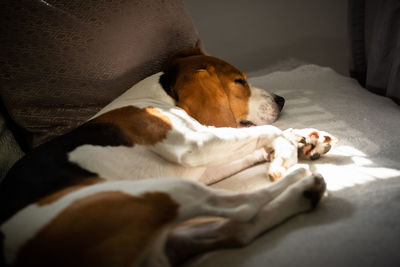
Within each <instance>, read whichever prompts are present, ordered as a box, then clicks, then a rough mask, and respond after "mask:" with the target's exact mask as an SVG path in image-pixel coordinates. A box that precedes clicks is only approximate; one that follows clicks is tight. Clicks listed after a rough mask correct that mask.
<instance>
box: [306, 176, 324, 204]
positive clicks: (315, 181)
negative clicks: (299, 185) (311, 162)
mask: <svg viewBox="0 0 400 267" xmlns="http://www.w3.org/2000/svg"><path fill="white" fill-rule="evenodd" d="M325 190H326V183H325V180H324V178H323V177H322V176H321V175H319V174H314V175H313V176H312V182H311V183H310V185H309V187H308V188H307V189H306V190H305V191H304V192H303V196H304V197H305V198H307V199H309V200H310V202H311V208H312V209H314V208H315V207H316V206H317V204H318V203H319V201H320V200H321V198H322V197H323V195H324V193H325Z"/></svg>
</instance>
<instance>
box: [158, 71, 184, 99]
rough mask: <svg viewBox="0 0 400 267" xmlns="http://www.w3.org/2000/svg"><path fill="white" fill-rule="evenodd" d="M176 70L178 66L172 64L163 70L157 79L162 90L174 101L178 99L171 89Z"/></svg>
mask: <svg viewBox="0 0 400 267" xmlns="http://www.w3.org/2000/svg"><path fill="white" fill-rule="evenodd" d="M178 72H179V66H178V64H174V65H172V66H170V67H169V68H168V69H166V70H165V71H164V73H163V74H162V75H161V77H160V81H159V82H160V84H161V86H162V88H163V89H164V91H165V92H166V93H167V94H168V95H169V96H170V97H172V98H173V99H174V100H175V101H178V100H179V99H178V94H177V93H176V92H175V91H174V90H173V88H174V86H175V83H176V77H177V75H178Z"/></svg>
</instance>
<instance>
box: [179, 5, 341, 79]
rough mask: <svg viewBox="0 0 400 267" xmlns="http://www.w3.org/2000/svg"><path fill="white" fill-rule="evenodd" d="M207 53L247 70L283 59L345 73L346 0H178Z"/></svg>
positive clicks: (259, 67) (263, 66)
mask: <svg viewBox="0 0 400 267" xmlns="http://www.w3.org/2000/svg"><path fill="white" fill-rule="evenodd" d="M184 3H185V4H186V6H187V8H188V10H189V12H190V14H191V15H192V17H193V20H194V22H195V24H196V27H197V29H198V30H199V33H200V37H201V39H202V41H203V43H204V45H205V47H206V50H207V52H208V53H209V54H211V55H214V56H217V57H220V58H223V59H225V60H227V61H229V62H231V63H232V64H234V65H236V66H237V67H238V68H240V69H242V70H244V71H247V72H251V71H256V70H259V69H262V68H266V67H268V66H270V65H272V64H274V63H277V62H279V61H281V60H284V59H288V58H295V59H298V60H302V61H306V62H310V63H315V64H319V65H322V66H330V67H332V68H333V69H335V70H336V71H338V72H340V73H342V74H346V75H347V72H348V70H347V64H348V60H347V55H348V51H347V30H346V29H347V1H346V0H302V1H299V0H298V1H295V0H248V1H244V0H184Z"/></svg>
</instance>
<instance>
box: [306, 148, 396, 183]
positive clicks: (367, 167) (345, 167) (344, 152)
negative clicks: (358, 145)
mask: <svg viewBox="0 0 400 267" xmlns="http://www.w3.org/2000/svg"><path fill="white" fill-rule="evenodd" d="M319 161H320V162H318V161H316V162H315V163H312V164H310V165H311V169H312V170H313V171H315V172H319V173H321V174H322V175H323V176H324V178H325V180H326V182H327V187H328V190H330V191H336V190H340V189H343V188H347V187H351V186H355V185H361V184H365V183H369V182H373V181H377V180H381V179H388V178H394V177H398V176H400V170H399V169H394V168H388V167H382V166H376V164H375V163H374V161H373V159H371V158H369V157H368V156H367V155H365V154H364V153H363V152H362V151H360V150H357V149H355V148H354V147H351V146H337V147H335V148H333V149H332V150H331V151H330V152H329V153H328V155H326V156H325V157H323V158H322V159H320V160H319Z"/></svg>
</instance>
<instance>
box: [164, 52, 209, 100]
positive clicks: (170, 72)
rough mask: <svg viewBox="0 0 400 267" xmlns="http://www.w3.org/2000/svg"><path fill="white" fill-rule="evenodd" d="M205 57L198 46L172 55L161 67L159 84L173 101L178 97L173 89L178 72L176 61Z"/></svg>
mask: <svg viewBox="0 0 400 267" xmlns="http://www.w3.org/2000/svg"><path fill="white" fill-rule="evenodd" d="M201 55H205V54H204V52H203V50H202V49H201V46H200V45H198V46H196V47H193V48H188V49H184V50H180V51H178V52H176V53H175V54H173V55H172V56H171V57H170V58H169V59H168V60H167V62H166V63H165V64H164V66H163V72H164V73H163V75H161V77H160V81H159V82H160V84H161V86H162V87H163V88H164V90H165V92H166V93H167V94H168V95H170V96H171V97H172V98H173V99H175V101H178V95H177V94H176V92H174V90H173V87H174V85H175V83H176V77H177V75H178V73H179V71H180V67H179V64H178V63H177V60H179V59H182V58H187V57H191V56H201Z"/></svg>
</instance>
